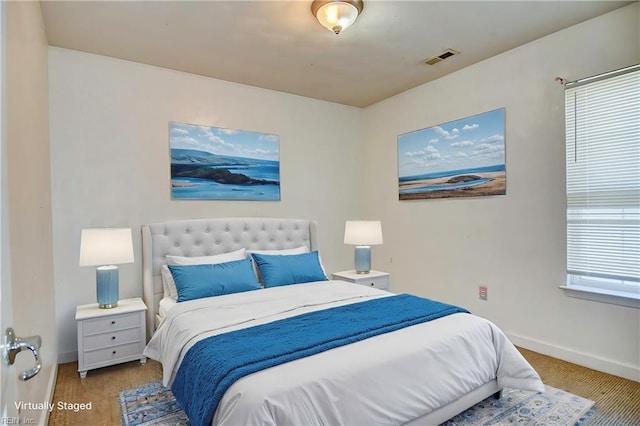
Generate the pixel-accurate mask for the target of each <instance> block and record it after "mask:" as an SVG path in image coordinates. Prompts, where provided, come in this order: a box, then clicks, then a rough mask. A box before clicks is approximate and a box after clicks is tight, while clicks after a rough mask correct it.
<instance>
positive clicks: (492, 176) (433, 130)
mask: <svg viewBox="0 0 640 426" xmlns="http://www.w3.org/2000/svg"><path fill="white" fill-rule="evenodd" d="M504 128H505V109H504V108H500V109H496V110H493V111H489V112H485V113H482V114H478V115H474V116H472V117H467V118H463V119H460V120H455V121H451V122H448V123H444V124H440V125H438V126H433V127H429V128H426V129H422V130H416V131H414V132H410V133H405V134H403V135H400V136H398V196H399V199H400V200H421V199H431V198H451V197H478V196H485V195H504V194H506V189H507V175H506V167H505V131H504Z"/></svg>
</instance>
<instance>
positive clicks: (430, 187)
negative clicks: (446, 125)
mask: <svg viewBox="0 0 640 426" xmlns="http://www.w3.org/2000/svg"><path fill="white" fill-rule="evenodd" d="M496 172H503V173H504V172H505V165H504V164H497V165H493V166H485V167H472V168H467V169H460V170H446V171H439V172H434V173H424V174H421V175H414V176H402V177H400V178H399V183H400V185H407V184H411V183H416V182H421V181H428V180H430V179H438V178H448V177H455V176H465V175H473V174H480V173H496ZM491 180H492V179H490V178H479V179H474V180H469V181H466V182H456V183H442V184H426V185H421V186H413V187H411V188H403V189H400V191H399V193H400V194H414V193H420V192H428V191H440V190H445V189H459V188H467V187H471V186H476V185H480V184H483V183H486V182H490V181H491Z"/></svg>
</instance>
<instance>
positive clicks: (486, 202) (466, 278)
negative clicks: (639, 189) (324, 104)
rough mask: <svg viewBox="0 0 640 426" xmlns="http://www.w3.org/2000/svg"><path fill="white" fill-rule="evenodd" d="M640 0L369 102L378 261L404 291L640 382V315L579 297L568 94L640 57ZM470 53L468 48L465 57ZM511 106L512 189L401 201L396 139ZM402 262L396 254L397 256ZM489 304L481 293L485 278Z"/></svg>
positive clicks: (369, 194) (370, 196)
mask: <svg viewBox="0 0 640 426" xmlns="http://www.w3.org/2000/svg"><path fill="white" fill-rule="evenodd" d="M639 22H640V19H639V11H638V4H637V3H636V4H634V5H631V6H628V7H625V8H623V9H619V10H616V11H614V12H612V13H609V14H607V15H603V16H601V17H598V18H595V19H593V20H590V21H587V22H584V23H582V24H579V25H576V26H574V27H571V28H569V29H566V30H564V31H560V32H558V33H555V34H552V35H550V36H548V37H545V38H543V39H540V40H537V41H534V42H531V43H529V44H527V45H524V46H521V47H519V48H516V49H513V50H511V51H508V52H506V53H503V54H501V55H498V56H495V57H493V58H490V59H488V60H486V61H483V62H481V63H478V64H475V65H473V66H470V67H468V68H466V69H463V70H461V71H459V72H457V73H455V74H452V75H449V76H446V77H443V78H440V79H438V80H436V81H433V82H431V83H428V84H425V85H423V86H420V87H418V88H415V89H413V90H410V91H408V92H405V93H403V94H400V95H397V96H395V97H393V98H390V99H387V100H385V101H383V102H380V103H378V104H376V105H374V106H372V107H369V108H367V109H366V110H365V113H364V140H365V141H366V152H367V155H368V157H367V158H368V160H369V162H368V163H367V169H366V171H365V174H366V176H367V179H368V181H369V182H370V184H369V185H367V186H366V202H365V206H366V211H367V213H368V214H370V215H374V216H377V217H379V218H381V219H382V220H383V227H384V235H385V243H384V245H383V246H379V247H376V248H375V249H374V263H375V265H376V266H377V267H379V268H382V269H386V270H389V271H390V272H391V274H392V277H393V278H392V282H393V285H394V289H395V290H397V291H406V292H412V293H416V294H419V295H423V296H427V297H433V298H436V299H442V300H445V301H449V302H452V303H457V304H461V305H463V306H466V307H468V308H469V309H470V310H472V311H474V312H475V313H477V314H480V315H482V316H485V317H488V318H489V319H491V320H493V321H494V322H496V323H497V324H498V325H499V326H500V327H502V328H503V329H504V330H505V331H506V332H508V333H509V334H510V336H511V337H512V338H513V339H514V341H515V342H516V343H517V344H521V345H522V346H524V347H528V348H531V349H534V350H537V351H539V352H543V353H548V354H551V355H554V356H556V357H559V358H564V359H567V360H569V361H573V362H576V363H578V364H583V365H587V366H591V367H594V368H598V369H601V370H604V371H608V372H611V373H614V374H618V375H622V376H625V377H629V378H635V380H640V310H638V309H634V308H628V307H622V306H616V305H608V304H603V303H598V302H591V301H586V300H580V299H575V298H570V297H567V296H566V295H565V294H564V293H563V291H562V290H560V289H559V288H558V286H559V285H561V284H563V283H564V282H565V268H566V266H565V258H566V250H565V166H564V149H565V148H564V91H563V87H562V86H561V85H559V84H558V83H557V82H555V81H554V79H555V77H556V76H560V77H564V78H567V79H569V80H574V79H578V78H582V77H587V76H590V75H593V74H597V73H600V72H604V71H608V70H613V69H617V68H621V67H623V66H628V65H632V64H635V63H638V62H640V45H639V40H640V29H639ZM463 54H464V52H463ZM501 107H505V108H506V167H507V195H506V196H501V197H486V198H474V199H454V200H451V199H449V200H423V201H402V202H400V201H398V195H397V189H398V188H397V178H398V175H397V163H395V161H396V159H397V141H396V138H397V135H399V134H402V133H406V132H409V131H412V130H417V129H421V128H425V127H429V126H432V125H437V124H441V123H445V122H448V121H451V120H455V119H459V118H463V117H467V116H470V115H474V114H478V113H482V112H485V111H489V110H493V109H496V108H501ZM391 259H392V261H391ZM479 285H487V286H488V287H489V300H488V301H486V302H485V301H480V300H479V299H478V286H479Z"/></svg>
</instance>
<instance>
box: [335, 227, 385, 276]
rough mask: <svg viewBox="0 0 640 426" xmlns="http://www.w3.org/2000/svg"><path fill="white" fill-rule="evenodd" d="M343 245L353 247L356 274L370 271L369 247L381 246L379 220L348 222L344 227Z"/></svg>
mask: <svg viewBox="0 0 640 426" xmlns="http://www.w3.org/2000/svg"><path fill="white" fill-rule="evenodd" d="M344 243H345V244H353V245H355V246H356V247H355V266H356V273H358V274H368V273H369V271H370V270H371V246H373V245H377V244H382V224H381V223H380V221H379V220H348V221H347V223H346V225H345V227H344Z"/></svg>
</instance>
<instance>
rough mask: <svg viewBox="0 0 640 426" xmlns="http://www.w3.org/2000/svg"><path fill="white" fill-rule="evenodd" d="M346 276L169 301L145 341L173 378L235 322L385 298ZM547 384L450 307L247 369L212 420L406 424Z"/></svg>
mask: <svg viewBox="0 0 640 426" xmlns="http://www.w3.org/2000/svg"><path fill="white" fill-rule="evenodd" d="M390 295H391V293H387V292H385V291H382V290H377V289H373V288H369V287H365V286H359V285H354V284H350V283H346V282H343V281H329V282H326V281H325V282H318V283H306V284H297V285H290V286H284V287H274V288H267V289H261V290H257V291H251V292H246V293H238V294H230V295H225V296H218V297H212V298H205V299H198V300H193V301H189V302H181V303H178V304H176V305H175V306H174V307H173V308H171V310H170V311H168V312H167V315H166V317H165V319H164V321H163V322H162V324H161V325H160V327H159V328H158V330H157V331H156V333H155V334H154V336H153V338H152V339H151V341H150V342H149V345H148V346H147V348H146V349H145V355H146V356H148V357H149V358H152V359H156V360H158V361H160V362H161V363H162V365H163V383H164V384H165V385H167V386H168V385H171V383H172V381H173V379H174V377H175V373H176V372H177V370H178V368H179V367H180V363H181V361H182V359H183V357H184V355H185V354H186V353H187V351H188V350H189V348H190V347H191V346H193V345H194V344H195V343H196V342H198V341H199V340H201V339H203V338H206V337H209V336H212V335H216V334H220V333H225V332H228V331H232V330H237V329H240V328H245V327H250V326H253V325H258V324H264V323H267V322H271V321H275V320H278V319H282V318H287V317H291V316H294V315H299V314H302V313H306V312H312V311H315V310H319V309H324V308H328V307H333V306H340V305H344V304H349V303H355V302H358V301H363V300H370V299H374V298H379V297H387V296H390ZM496 379H497V381H498V385H499V386H500V387H511V388H519V389H527V390H533V391H544V388H543V385H542V382H541V381H540V378H539V377H538V375H537V373H536V372H535V371H534V370H533V369H532V368H531V366H530V365H529V364H528V363H527V362H526V361H525V360H524V358H523V357H522V356H521V355H520V353H519V352H518V351H517V350H516V349H515V347H514V346H513V345H512V344H511V343H510V342H509V340H508V339H507V338H506V336H505V335H504V334H503V333H502V332H501V331H500V329H499V328H498V327H496V326H495V325H494V324H492V323H491V322H490V321H488V320H486V319H483V318H480V317H477V316H474V315H470V314H453V315H449V316H447V317H444V318H440V319H437V320H434V321H431V322H428V323H424V324H419V325H414V326H411V327H407V328H404V329H401V330H398V331H394V332H391V333H386V334H382V335H379V336H375V337H372V338H369V339H366V340H363V341H361V342H357V343H353V344H349V345H346V346H342V347H338V348H334V349H331V350H328V351H326V352H322V353H320V354H316V355H313V356H310V357H307V358H302V359H299V360H295V361H291V362H288V363H286V364H281V365H278V366H276V367H272V368H269V369H266V370H263V371H261V372H258V373H254V374H251V375H249V376H246V377H244V378H242V379H240V380H238V381H237V382H235V384H233V385H232V386H231V387H230V388H229V389H228V390H227V392H226V393H225V395H224V397H223V398H222V400H221V402H220V404H219V405H218V408H217V411H216V414H215V416H214V419H213V423H214V424H219V425H236V424H263V425H281V424H377V425H385V424H389V425H391V424H403V423H407V422H409V421H411V420H413V419H416V418H419V417H421V416H425V415H428V414H429V413H430V412H433V411H435V410H437V409H438V408H440V407H442V406H445V405H447V404H451V403H453V402H454V401H456V400H457V399H459V398H461V397H463V396H464V395H467V394H469V393H470V392H472V391H474V390H475V389H477V388H480V387H482V386H484V385H486V384H487V383H489V382H491V381H494V380H496Z"/></svg>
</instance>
